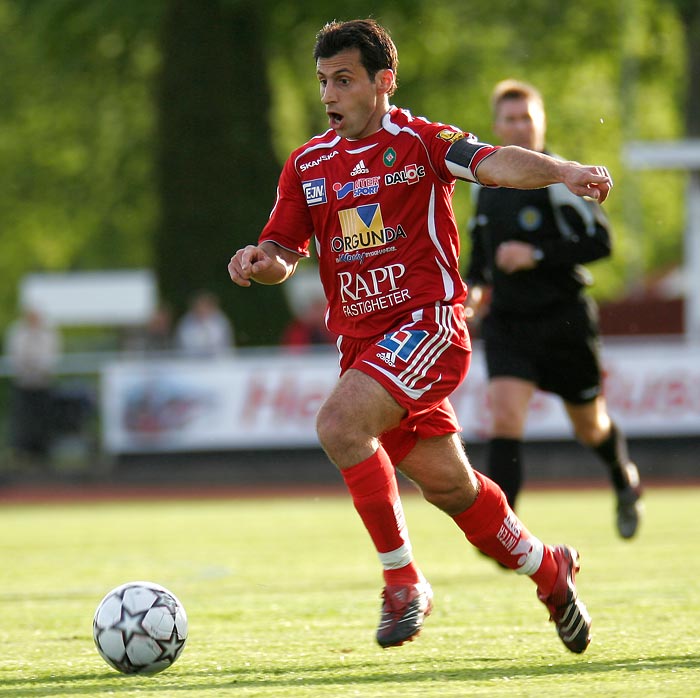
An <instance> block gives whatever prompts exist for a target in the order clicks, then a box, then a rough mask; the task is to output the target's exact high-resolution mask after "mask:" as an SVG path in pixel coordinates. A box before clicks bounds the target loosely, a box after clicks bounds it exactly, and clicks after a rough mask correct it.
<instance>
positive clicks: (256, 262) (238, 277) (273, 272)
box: [228, 241, 299, 286]
mask: <svg viewBox="0 0 700 698" xmlns="http://www.w3.org/2000/svg"><path fill="white" fill-rule="evenodd" d="M298 261H299V255H297V254H295V253H294V252H290V251H289V250H285V249H284V248H283V247H280V246H279V245H276V244H275V243H274V242H269V241H265V242H263V243H262V244H260V245H246V247H243V248H241V249H240V250H238V251H237V252H236V254H234V255H233V257H231V261H230V262H229V263H228V273H229V276H230V277H231V281H233V283H234V284H238V286H250V283H251V281H256V282H257V283H259V284H265V285H272V284H281V283H282V282H283V281H285V280H286V279H288V278H289V277H290V276H291V275H292V274H293V273H294V272H295V270H296V266H297V263H298Z"/></svg>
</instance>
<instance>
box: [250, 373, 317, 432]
mask: <svg viewBox="0 0 700 698" xmlns="http://www.w3.org/2000/svg"><path fill="white" fill-rule="evenodd" d="M327 394H328V391H327V387H326V386H325V384H324V385H322V386H321V385H319V384H313V383H308V382H301V381H299V380H298V379H296V378H293V377H289V378H283V379H282V380H280V381H275V380H274V379H273V378H268V379H259V378H255V377H252V378H251V379H250V381H249V382H248V386H247V394H246V395H245V396H244V399H243V411H242V414H241V417H242V420H243V422H244V423H245V424H255V423H257V422H260V421H261V420H264V421H265V422H270V426H271V427H278V428H283V427H284V425H285V424H289V423H299V422H303V423H306V422H308V421H309V420H311V419H315V417H316V413H317V412H318V409H319V407H320V406H321V403H322V402H323V400H324V399H325V398H326V395H327ZM273 422H274V425H273V424H272V423H273Z"/></svg>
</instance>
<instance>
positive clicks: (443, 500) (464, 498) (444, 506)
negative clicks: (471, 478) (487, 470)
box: [422, 482, 477, 516]
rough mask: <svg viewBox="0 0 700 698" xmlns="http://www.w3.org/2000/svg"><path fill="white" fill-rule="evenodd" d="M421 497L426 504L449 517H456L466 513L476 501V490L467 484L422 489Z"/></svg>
mask: <svg viewBox="0 0 700 698" xmlns="http://www.w3.org/2000/svg"><path fill="white" fill-rule="evenodd" d="M422 493H423V497H424V498H425V500H426V501H427V502H429V503H430V504H432V505H433V506H434V507H437V508H438V509H440V510H441V511H444V512H445V513H446V514H448V515H449V516H457V514H461V513H462V512H463V511H466V510H467V509H468V508H469V507H470V506H471V505H472V504H473V503H474V501H475V500H476V495H477V491H476V488H475V487H473V486H470V485H469V483H467V482H460V483H454V484H453V485H451V486H444V485H443V486H441V487H436V488H431V487H423V488H422Z"/></svg>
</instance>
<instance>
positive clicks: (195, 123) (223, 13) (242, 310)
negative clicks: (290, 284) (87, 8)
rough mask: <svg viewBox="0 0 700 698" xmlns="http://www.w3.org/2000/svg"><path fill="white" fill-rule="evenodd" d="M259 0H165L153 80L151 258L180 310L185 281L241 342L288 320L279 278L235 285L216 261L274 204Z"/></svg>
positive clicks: (273, 332)
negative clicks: (157, 208)
mask: <svg viewBox="0 0 700 698" xmlns="http://www.w3.org/2000/svg"><path fill="white" fill-rule="evenodd" d="M264 21H265V11H264V7H263V4H262V3H261V2H260V0H240V1H238V2H226V1H225V0H168V2H167V8H166V12H165V15H164V17H163V20H162V26H161V37H162V38H161V46H162V56H163V60H162V70H161V73H160V75H159V77H158V80H157V83H156V84H157V108H158V158H157V162H158V185H159V194H160V197H159V198H160V204H161V221H160V224H159V226H158V229H157V235H156V239H155V251H156V254H155V267H156V270H157V273H158V278H159V280H160V284H161V288H162V291H163V294H164V296H165V297H166V298H167V299H169V300H170V301H171V302H172V303H173V305H174V306H175V307H176V308H178V309H180V310H181V309H183V308H184V307H185V305H186V303H187V300H188V297H189V296H190V295H191V294H192V292H193V290H196V289H200V288H206V289H209V290H210V291H213V292H215V293H216V294H217V296H219V298H220V300H221V305H222V307H223V308H224V309H225V310H226V311H227V314H229V316H230V317H232V318H233V320H234V325H235V329H236V339H237V342H238V343H242V344H254V345H257V344H270V343H274V342H276V341H277V340H278V339H279V336H280V334H281V331H282V329H283V327H284V326H285V325H286V323H287V321H288V319H289V313H288V311H287V310H286V308H287V306H286V301H285V298H284V296H283V295H282V289H281V288H280V287H273V288H263V287H260V286H258V285H256V284H254V285H253V286H251V287H250V288H248V289H240V288H238V287H236V286H234V285H233V283H232V282H231V280H230V278H229V276H228V272H227V270H226V265H227V263H228V260H229V259H230V257H231V255H232V254H233V252H234V251H235V250H236V249H238V248H239V247H242V246H243V245H246V244H248V243H250V242H253V241H255V240H256V239H257V236H258V233H259V231H260V230H261V229H262V227H263V225H264V224H265V221H266V220H267V217H268V215H269V212H270V209H271V208H272V205H273V203H274V195H275V186H276V183H277V176H278V174H279V165H278V164H277V161H276V158H275V156H274V153H273V151H272V139H271V133H270V87H269V84H268V81H267V74H266V71H265V67H266V60H265V42H264V37H265V32H264V28H263V27H264Z"/></svg>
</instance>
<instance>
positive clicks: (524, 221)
mask: <svg viewBox="0 0 700 698" xmlns="http://www.w3.org/2000/svg"><path fill="white" fill-rule="evenodd" d="M518 224H519V225H520V227H521V228H522V229H523V230H527V231H532V230H537V228H539V227H540V226H541V225H542V213H541V212H540V210H539V209H538V208H535V207H534V206H525V208H523V209H520V212H519V213H518Z"/></svg>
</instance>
